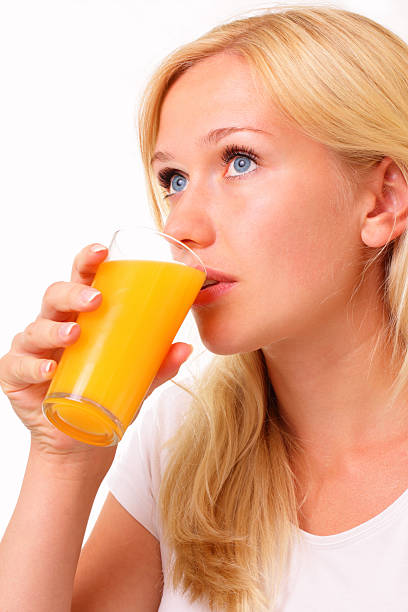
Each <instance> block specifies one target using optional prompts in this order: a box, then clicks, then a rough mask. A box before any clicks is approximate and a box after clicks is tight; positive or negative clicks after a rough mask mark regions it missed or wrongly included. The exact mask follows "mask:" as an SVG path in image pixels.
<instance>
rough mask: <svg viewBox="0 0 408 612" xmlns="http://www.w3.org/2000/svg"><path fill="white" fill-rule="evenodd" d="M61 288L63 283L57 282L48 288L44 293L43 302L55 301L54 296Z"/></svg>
mask: <svg viewBox="0 0 408 612" xmlns="http://www.w3.org/2000/svg"><path fill="white" fill-rule="evenodd" d="M60 288H61V281H56V282H55V283H52V284H51V285H50V286H49V287H47V289H46V290H45V293H44V298H43V302H44V303H48V302H50V301H51V300H52V299H53V295H55V293H56V292H57V291H58V290H59V289H60Z"/></svg>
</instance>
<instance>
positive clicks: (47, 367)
mask: <svg viewBox="0 0 408 612" xmlns="http://www.w3.org/2000/svg"><path fill="white" fill-rule="evenodd" d="M53 367H54V362H53V361H47V362H46V363H43V364H42V366H41V371H42V373H43V374H49V373H50V372H51V370H52V368H53Z"/></svg>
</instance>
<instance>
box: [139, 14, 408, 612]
mask: <svg viewBox="0 0 408 612" xmlns="http://www.w3.org/2000/svg"><path fill="white" fill-rule="evenodd" d="M220 52H228V53H235V54H238V55H239V56H241V57H243V58H245V59H246V60H247V61H248V63H249V65H250V66H252V67H253V69H254V70H255V71H256V73H257V74H258V75H260V76H261V78H262V79H263V82H264V83H265V85H266V87H267V88H268V92H269V94H270V100H271V104H274V105H275V106H276V107H278V108H279V109H280V110H281V111H282V113H283V115H284V116H285V117H287V118H288V120H289V121H291V122H292V123H293V124H294V125H296V126H297V127H298V128H299V129H300V130H302V131H303V133H305V134H306V135H308V136H310V137H311V138H313V139H314V140H316V141H318V142H320V143H323V144H325V145H326V146H327V147H328V149H329V150H330V151H332V152H333V153H334V154H335V156H336V158H337V159H338V160H339V161H340V162H341V167H342V168H343V169H344V171H345V174H344V180H345V181H346V182H345V184H347V185H349V186H351V188H352V187H353V185H356V184H358V181H359V178H360V179H361V177H362V176H363V174H364V173H365V172H367V171H369V170H370V168H373V166H374V165H376V164H377V163H378V162H379V161H380V160H381V159H383V158H384V157H385V156H389V157H391V158H392V159H393V160H394V161H395V163H396V164H397V165H398V167H399V168H400V170H401V172H402V174H403V176H404V178H405V180H408V80H407V79H408V76H407V75H408V46H407V45H406V44H405V43H404V42H403V41H402V40H401V39H400V38H398V37H397V36H396V35H394V34H393V33H392V32H390V31H389V30H387V29H386V28H384V27H383V26H381V25H379V24H378V23H375V22H374V21H372V20H370V19H368V18H367V17H364V16H362V15H359V14H356V13H352V12H348V11H345V10H340V9H337V8H331V7H322V6H299V7H297V6H289V7H279V8H278V9H267V10H264V11H262V12H261V13H260V14H257V15H255V16H251V17H247V18H242V19H237V20H235V21H232V22H230V23H225V24H222V25H220V26H218V27H215V28H214V29H212V30H211V31H210V32H208V33H206V34H205V35H203V36H201V37H200V38H199V39H197V40H196V41H194V42H192V43H190V44H186V45H184V46H182V47H181V48H179V49H177V50H176V51H174V52H173V53H171V54H170V55H169V56H168V57H167V58H166V59H165V60H164V61H163V63H162V64H161V65H160V66H159V68H158V69H157V70H156V71H155V73H154V74H153V75H152V78H151V79H150V81H149V84H148V86H147V88H146V90H145V94H144V98H143V100H142V104H141V107H140V111H139V136H140V146H141V153H142V159H143V163H144V167H145V171H146V177H147V183H148V189H149V195H150V202H151V206H152V211H153V215H154V219H155V222H156V225H157V226H158V227H159V228H160V229H163V227H164V220H165V218H166V215H167V213H168V209H167V208H166V200H165V199H164V198H163V195H162V193H161V190H160V188H159V187H158V184H157V181H156V178H155V176H154V175H153V173H152V169H151V158H152V155H153V152H154V147H155V143H156V139H157V132H158V127H159V118H160V110H161V106H162V104H163V100H164V98H165V96H166V94H167V92H168V90H169V88H170V87H171V85H172V84H173V83H174V82H175V81H176V80H177V78H178V77H179V76H180V75H182V74H183V73H184V72H185V71H186V70H188V69H189V68H190V67H191V66H193V65H194V64H196V63H197V62H199V61H201V60H203V59H205V58H207V57H210V56H212V55H214V54H216V53H220ZM368 252H369V253H370V255H371V256H373V257H371V258H370V260H367V266H366V268H365V269H364V272H363V275H362V278H361V280H362V279H363V276H364V273H365V271H366V269H367V268H368V266H369V265H372V263H373V262H374V261H375V260H377V259H378V258H381V260H380V261H381V262H382V264H383V269H384V283H383V285H382V295H381V297H382V300H383V304H384V308H385V310H386V314H387V318H386V325H387V328H386V336H385V338H382V340H384V341H385V342H388V341H389V342H392V343H393V360H392V363H393V366H394V367H395V372H396V374H397V375H396V377H395V383H394V384H393V387H392V391H393V395H392V399H393V400H395V399H396V397H397V396H398V394H399V393H400V392H401V391H402V389H403V388H405V386H406V384H407V381H408V357H407V354H408V351H407V344H408V308H407V307H406V295H407V290H408V282H407V279H408V242H407V234H406V233H405V232H404V233H403V234H402V235H401V236H400V237H398V238H397V239H395V240H392V241H390V242H388V243H387V244H386V245H384V247H382V248H381V249H368ZM401 355H403V356H404V357H403V359H402V360H400V361H398V359H400V357H401ZM180 386H181V385H180ZM183 388H185V387H183ZM185 389H186V391H188V392H189V393H190V394H191V396H192V402H191V409H190V411H189V413H188V415H187V416H186V419H185V420H184V422H183V426H182V427H181V428H180V430H179V432H178V434H177V436H176V437H175V438H174V440H173V441H170V442H171V444H172V445H171V454H170V456H169V461H168V465H167V469H166V472H165V474H164V477H163V481H162V484H161V489H160V499H159V505H160V512H161V517H162V521H163V529H164V535H165V538H166V540H167V542H168V545H169V546H170V547H171V550H172V552H173V564H172V566H171V576H172V584H173V586H174V588H177V587H181V588H182V590H184V591H185V592H186V593H187V594H188V595H189V597H190V599H191V601H195V600H198V599H203V600H206V601H207V602H208V604H209V605H210V607H211V609H225V610H228V611H237V612H238V611H240V612H244V611H246V612H249V611H253V610H266V609H268V606H269V605H270V602H271V601H272V603H274V602H275V603H276V601H277V597H278V594H279V585H280V581H281V578H282V576H284V575H285V572H286V570H287V567H288V561H289V559H290V550H291V547H292V545H293V535H294V533H295V532H296V531H297V530H296V526H297V524H298V523H297V511H298V509H297V503H296V494H295V478H294V475H293V473H292V470H291V456H293V455H292V454H293V453H295V452H297V451H299V450H300V447H299V445H298V444H297V442H296V441H295V440H294V439H293V438H292V437H291V435H289V433H288V431H287V430H286V428H285V425H284V423H283V422H282V420H281V419H280V416H279V411H278V406H277V401H276V396H275V394H274V391H273V388H272V387H271V384H270V380H269V377H268V373H267V369H266V365H265V360H264V357H263V353H262V351H261V350H258V351H255V352H251V353H243V354H242V353H241V354H235V355H216V356H214V358H213V360H212V362H211V363H210V365H209V366H208V368H207V370H206V371H205V372H204V373H203V374H202V375H201V377H200V379H199V380H197V381H196V383H195V386H194V389H193V390H192V389H187V388H185Z"/></svg>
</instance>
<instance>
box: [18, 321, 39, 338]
mask: <svg viewBox="0 0 408 612" xmlns="http://www.w3.org/2000/svg"><path fill="white" fill-rule="evenodd" d="M36 327H37V324H36V322H35V321H32V322H31V323H29V324H28V325H27V327H26V328H25V330H24V332H23V334H22V336H25V337H26V338H27V339H28V340H32V339H33V337H34V335H35V330H36Z"/></svg>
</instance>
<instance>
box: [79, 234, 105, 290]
mask: <svg viewBox="0 0 408 612" xmlns="http://www.w3.org/2000/svg"><path fill="white" fill-rule="evenodd" d="M107 255H108V248H107V247H105V246H104V245H102V244H98V243H95V244H91V245H88V246H86V247H85V248H83V249H82V250H81V251H80V252H79V253H78V255H77V256H76V257H75V259H74V263H73V265H72V272H71V281H72V282H73V283H82V284H84V285H91V284H92V281H93V279H94V277H95V274H96V270H97V269H98V266H99V264H100V263H102V261H103V260H104V259H105V258H106V256H107Z"/></svg>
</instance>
